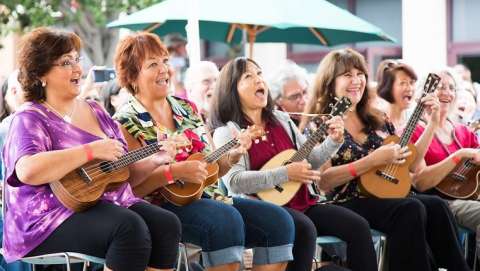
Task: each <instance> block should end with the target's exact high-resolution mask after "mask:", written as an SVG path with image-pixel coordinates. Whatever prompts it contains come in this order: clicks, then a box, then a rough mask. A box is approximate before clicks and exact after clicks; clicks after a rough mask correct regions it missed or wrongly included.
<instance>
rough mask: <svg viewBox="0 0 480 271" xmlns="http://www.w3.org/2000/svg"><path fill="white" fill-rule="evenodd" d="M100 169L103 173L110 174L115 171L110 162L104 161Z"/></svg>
mask: <svg viewBox="0 0 480 271" xmlns="http://www.w3.org/2000/svg"><path fill="white" fill-rule="evenodd" d="M100 169H101V170H102V171H103V172H106V173H109V172H112V171H113V165H112V163H110V162H107V161H104V162H101V163H100Z"/></svg>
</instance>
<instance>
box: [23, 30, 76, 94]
mask: <svg viewBox="0 0 480 271" xmlns="http://www.w3.org/2000/svg"><path fill="white" fill-rule="evenodd" d="M81 47H82V41H81V40H80V37H78V36H77V35H76V34H75V33H72V32H67V31H62V30H56V29H52V28H47V27H40V28H36V29H34V30H32V31H31V32H30V33H28V34H27V35H26V36H25V37H24V39H23V40H22V45H21V49H20V51H19V58H18V59H19V60H18V63H19V73H18V81H19V82H20V84H21V85H22V88H23V91H24V92H25V100H26V101H42V100H45V98H46V96H45V95H46V94H45V88H44V87H43V86H42V82H41V80H40V78H41V77H42V76H44V75H45V74H47V73H48V72H49V71H50V69H51V68H52V67H53V64H54V62H55V61H56V60H58V59H59V58H60V57H61V56H63V55H64V54H67V53H69V52H71V51H73V50H75V51H77V52H80V49H81Z"/></svg>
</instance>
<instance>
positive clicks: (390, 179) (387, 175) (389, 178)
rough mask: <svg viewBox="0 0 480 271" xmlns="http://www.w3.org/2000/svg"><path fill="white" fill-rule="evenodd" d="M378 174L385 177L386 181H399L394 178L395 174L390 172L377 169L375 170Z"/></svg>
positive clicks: (395, 182) (396, 182)
mask: <svg viewBox="0 0 480 271" xmlns="http://www.w3.org/2000/svg"><path fill="white" fill-rule="evenodd" d="M375 173H376V174H377V175H378V176H380V177H382V178H383V179H385V180H386V181H388V182H391V183H393V184H398V183H399V180H398V179H397V178H395V176H392V175H390V174H387V173H385V172H383V171H381V170H377V171H376V172H375Z"/></svg>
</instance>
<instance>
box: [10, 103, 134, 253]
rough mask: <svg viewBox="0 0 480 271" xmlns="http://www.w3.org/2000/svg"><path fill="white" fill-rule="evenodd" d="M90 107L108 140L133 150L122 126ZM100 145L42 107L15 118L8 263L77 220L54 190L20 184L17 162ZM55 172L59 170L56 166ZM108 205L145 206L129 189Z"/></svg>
mask: <svg viewBox="0 0 480 271" xmlns="http://www.w3.org/2000/svg"><path fill="white" fill-rule="evenodd" d="M89 105H90V106H91V108H92V111H93V112H94V114H95V115H96V117H97V120H98V123H99V124H100V128H101V129H102V131H103V132H104V133H105V135H107V136H108V137H109V138H115V139H117V140H119V141H120V142H122V144H123V145H124V148H125V150H127V145H126V142H125V139H124V138H123V136H122V134H121V132H120V130H119V128H118V126H117V124H116V122H114V121H113V120H112V119H111V118H110V116H109V115H108V114H106V113H105V111H104V110H103V109H102V108H101V107H100V106H99V105H98V104H96V103H94V102H89ZM99 139H100V138H99V137H97V136H95V135H93V134H90V133H88V132H87V131H85V130H82V129H80V128H78V127H76V126H74V125H71V124H69V123H66V122H65V121H64V120H63V119H61V118H60V117H58V116H57V115H56V114H55V113H53V112H51V111H50V110H48V109H47V108H45V107H44V106H43V105H41V104H38V103H28V104H27V105H25V107H22V109H21V110H20V111H19V112H18V113H16V114H15V116H14V118H13V121H12V124H11V126H10V130H9V133H8V135H7V139H6V142H5V146H4V149H3V159H4V161H5V167H6V171H5V180H6V182H5V184H4V189H5V199H4V204H5V214H4V229H3V249H4V254H3V256H4V257H5V259H6V261H7V262H12V261H15V260H17V259H19V258H21V257H23V256H25V255H26V254H28V253H29V252H30V251H31V250H33V249H34V248H35V247H37V246H38V245H39V244H41V243H42V242H43V241H44V240H45V239H46V238H47V237H48V236H49V235H50V234H51V233H52V232H53V231H54V230H55V229H56V228H57V227H58V226H59V225H60V224H62V222H63V221H65V220H66V219H68V217H70V216H71V215H72V214H73V211H71V210H69V209H67V208H65V207H64V206H63V205H62V204H61V203H60V201H58V200H57V198H56V197H55V195H54V194H53V192H52V190H51V189H50V186H49V185H48V184H43V185H38V186H32V185H27V184H24V183H22V182H20V181H19V180H18V178H17V175H16V172H15V164H16V163H17V161H18V160H19V159H20V158H21V157H23V156H25V155H33V154H36V153H40V152H45V151H52V150H62V149H67V148H71V147H75V146H78V145H81V144H86V143H89V142H92V141H95V140H99ZM51 170H55V165H52V169H51ZM102 200H104V201H109V202H113V203H114V204H117V205H120V206H123V207H129V206H130V205H132V204H134V203H136V202H139V201H141V200H140V199H138V198H136V197H135V196H134V195H133V193H132V189H131V187H130V185H129V183H125V184H123V185H122V186H120V187H119V188H117V189H116V190H114V191H110V192H106V193H104V194H103V196H102ZM87 211H88V210H87ZM79 226H80V225H79Z"/></svg>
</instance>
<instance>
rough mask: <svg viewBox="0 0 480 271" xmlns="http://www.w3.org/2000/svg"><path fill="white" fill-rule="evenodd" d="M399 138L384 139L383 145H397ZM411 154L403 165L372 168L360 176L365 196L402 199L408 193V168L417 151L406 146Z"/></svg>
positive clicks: (409, 178)
mask: <svg viewBox="0 0 480 271" xmlns="http://www.w3.org/2000/svg"><path fill="white" fill-rule="evenodd" d="M399 141H400V138H399V137H398V136H395V135H391V136H388V137H386V138H385V140H384V141H383V144H384V145H386V144H389V143H398V142H399ZM407 146H408V149H409V150H410V151H411V152H412V154H411V155H410V156H408V157H406V159H405V160H406V161H405V163H403V164H400V165H399V164H391V165H386V166H385V165H384V166H381V167H376V168H372V169H371V170H369V171H368V172H367V173H365V174H363V175H362V176H360V182H359V185H360V189H361V190H362V192H364V193H365V194H366V195H369V196H373V197H376V198H404V197H405V196H407V195H408V193H409V192H410V188H411V186H412V178H411V177H410V170H409V167H410V165H411V164H412V163H413V161H414V160H415V157H416V155H417V151H416V148H415V145H413V144H411V143H410V144H408V145H407Z"/></svg>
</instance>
